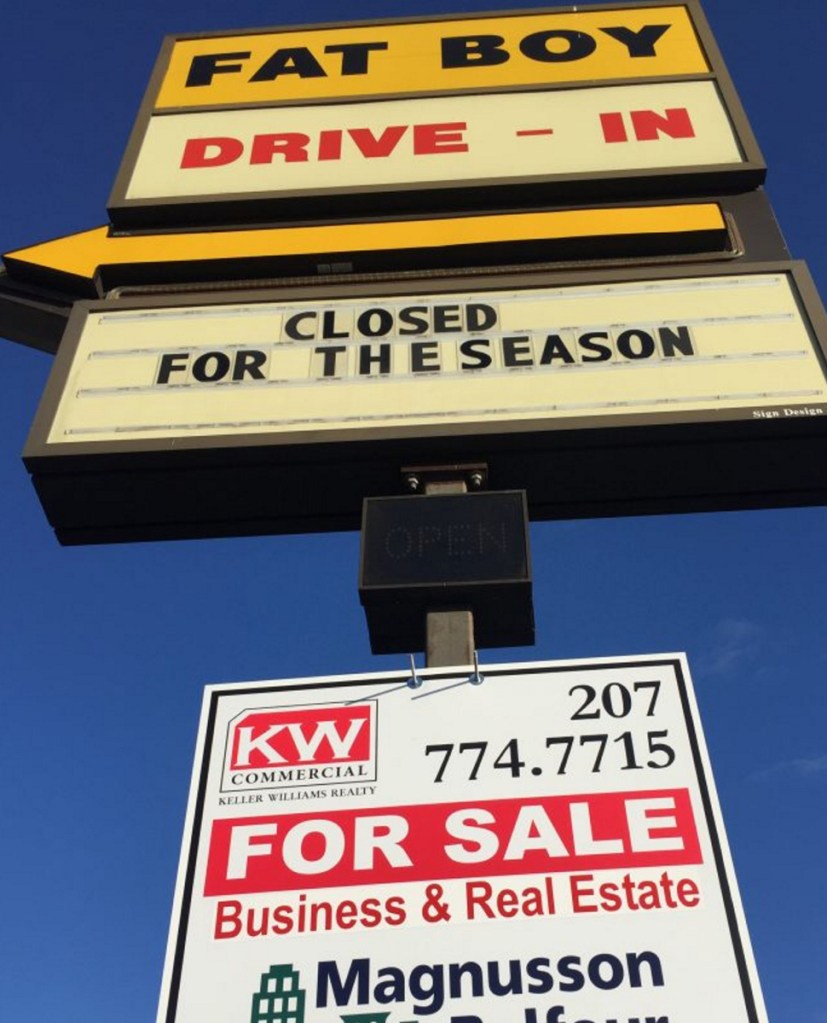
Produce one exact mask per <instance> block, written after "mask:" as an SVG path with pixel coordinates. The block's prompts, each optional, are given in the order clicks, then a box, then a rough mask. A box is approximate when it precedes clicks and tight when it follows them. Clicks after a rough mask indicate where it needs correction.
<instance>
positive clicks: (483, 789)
mask: <svg viewBox="0 0 827 1023" xmlns="http://www.w3.org/2000/svg"><path fill="white" fill-rule="evenodd" d="M483 674H484V679H483V681H482V682H481V683H479V684H472V682H471V681H469V680H468V675H467V672H462V671H458V670H457V669H451V670H447V669H442V670H440V671H438V672H428V673H427V675H428V677H427V679H426V681H425V682H424V685H422V686H421V687H420V688H418V689H413V688H410V687H409V686H408V685H407V684H406V679H405V677H404V676H402V675H401V674H395V675H368V676H359V677H355V676H345V677H339V678H319V679H299V680H294V681H287V682H269V683H249V684H240V685H239V684H237V685H227V686H214V687H211V688H209V689H208V690H207V692H206V695H205V703H204V713H203V717H202V722H201V729H200V736H199V744H198V752H197V755H196V762H195V772H194V781H193V789H192V793H191V798H190V805H189V809H188V817H187V825H186V835H185V841H184V848H183V852H182V858H181V870H180V877H179V883H178V888H177V893H176V901H175V908H174V915H173V926H172V932H171V936H170V943H169V952H168V958H167V965H166V970H165V977H164V986H163V995H162V1002H161V1008H160V1012H159V1020H163V1021H166V1023H172V1021H175V1023H204V1021H207V1020H210V1021H211V1020H223V1021H235V1020H238V1021H244V1023H247V1021H248V1020H250V1021H252V1023H288V1021H289V1023H339V1021H340V1020H345V1021H349V1023H357V1021H360V1023H369V1021H375V1023H384V1021H388V1023H394V1021H395V1023H408V1021H412V1020H418V1019H424V1020H434V1021H435V1023H436V1021H438V1023H503V1021H505V1023H543V1021H545V1023H620V1021H623V1023H631V1021H633V1020H634V1021H643V1020H646V1021H651V1023H679V1021H690V1020H692V1021H698V1020H703V1023H761V1021H764V1020H765V1014H764V1010H763V1006H762V1002H761V996H760V992H759V990H758V983H757V978H756V975H755V970H754V965H753V961H752V956H751V952H750V948H749V942H748V938H747V936H746V931H745V928H744V923H743V918H742V911H741V907H740V903H739V898H738V894H737V890H736V886H735V880H734V876H733V872H732V866H731V862H730V857H729V853H728V850H727V845H726V839H725V837H724V832H723V826H722V822H721V819H720V812H719V809H718V804H717V799H716V796H715V792H714V788H713V785H712V781H711V777H710V771H709V765H708V761H707V754H706V750H705V747H704V743H703V739H702V736H701V732H700V726H699V723H698V719H697V712H696V707H695V702H694V697H693V694H692V691H691V685H690V681H689V675H688V670H687V667H686V664H685V662H684V661H683V659H682V658H681V657H679V656H659V657H654V656H653V657H648V658H631V659H628V660H624V661H608V660H603V661H594V662H586V661H579V662H578V661H575V662H559V663H547V664H524V665H505V666H497V667H490V668H484V669H483Z"/></svg>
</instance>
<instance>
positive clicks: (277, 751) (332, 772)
mask: <svg viewBox="0 0 827 1023" xmlns="http://www.w3.org/2000/svg"><path fill="white" fill-rule="evenodd" d="M375 714H376V711H375V705H374V704H373V703H364V704H360V705H352V706H341V705H336V704H324V705H317V706H311V707H286V708H268V709H265V710H251V711H245V712H244V713H243V714H241V716H240V717H238V718H236V720H235V721H234V722H232V723H231V725H230V730H229V736H228V740H229V741H228V744H227V745H228V757H227V769H228V770H227V772H226V773H225V781H229V783H230V785H229V787H230V788H232V789H237V790H238V789H245V788H268V787H273V786H282V785H308V784H314V783H315V784H330V783H333V782H337V781H344V780H347V779H361V780H368V779H369V778H372V777H373V766H374V760H375V754H374V749H375V731H376V728H375Z"/></svg>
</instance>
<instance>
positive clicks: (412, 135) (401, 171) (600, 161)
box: [126, 82, 742, 209]
mask: <svg viewBox="0 0 827 1023" xmlns="http://www.w3.org/2000/svg"><path fill="white" fill-rule="evenodd" d="M741 162H742V157H741V152H740V149H739V146H738V143H737V141H736V138H735V135H734V134H733V130H732V127H731V125H730V122H729V118H728V117H727V113H726V110H725V108H724V107H723V105H722V103H721V99H720V96H719V95H718V92H717V90H716V88H715V85H714V84H713V83H712V82H664V83H658V84H657V85H652V84H645V85H623V86H606V87H602V88H597V89H576V90H560V91H556V92H551V93H550V92H547V91H544V92H509V93H501V94H490V93H479V94H476V95H470V96H468V95H463V96H440V97H430V98H425V99H416V100H410V99H406V100H386V101H385V102H383V103H344V104H335V105H322V106H314V107H283V108H279V109H278V110H273V109H269V108H266V107H265V108H260V107H256V108H253V109H246V108H242V109H232V110H218V111H210V112H206V113H187V114H179V115H176V116H174V117H158V118H153V120H152V121H151V122H150V125H149V127H148V129H147V133H146V136H145V138H144V142H143V145H142V146H141V151H140V154H139V156H138V158H137V160H136V162H135V166H134V169H133V171H132V174H131V177H130V180H129V185H128V187H127V190H126V200H127V201H129V200H137V199H139V200H144V201H148V200H164V201H166V200H171V199H186V198H187V197H188V196H194V195H198V196H202V197H204V198H207V199H209V198H218V199H222V200H225V201H226V200H230V199H236V198H243V197H245V196H251V197H257V196H260V195H262V194H264V193H266V194H268V195H269V196H270V197H272V198H273V199H275V200H278V199H279V198H280V197H285V198H291V197H292V198H295V194H296V193H297V192H298V193H301V194H304V195H311V194H312V193H318V192H321V191H324V190H331V189H332V190H335V191H337V192H339V193H342V194H344V193H352V192H354V191H365V190H371V191H376V190H377V189H384V190H389V189H397V190H398V189H411V188H413V187H416V188H417V189H419V190H421V189H435V190H436V189H441V190H443V191H444V190H446V189H448V188H457V186H458V185H460V186H461V187H462V188H464V189H465V188H478V187H480V186H485V185H490V183H491V182H492V181H499V182H500V183H501V184H502V183H504V182H505V180H506V179H511V182H512V184H517V183H519V182H525V183H528V182H531V183H532V184H533V185H541V186H543V185H544V186H545V194H546V195H549V194H551V193H550V190H549V187H548V186H549V185H551V184H555V183H557V182H558V181H559V180H561V179H562V180H565V179H567V178H570V177H572V176H574V175H589V176H590V177H595V176H600V177H602V178H605V177H606V176H607V175H614V176H616V175H617V174H618V173H621V172H623V173H630V174H632V175H638V174H640V173H642V172H651V171H653V170H658V169H666V170H674V169H676V168H689V167H703V168H708V167H714V166H719V167H731V166H732V165H737V164H740V163H741ZM418 201H419V202H420V203H424V202H426V201H427V200H426V199H425V198H424V197H423V196H421V195H420V196H419V200H418ZM430 201H431V202H434V201H435V200H434V199H433V198H431V199H430ZM343 209H346V206H345V205H344V204H343Z"/></svg>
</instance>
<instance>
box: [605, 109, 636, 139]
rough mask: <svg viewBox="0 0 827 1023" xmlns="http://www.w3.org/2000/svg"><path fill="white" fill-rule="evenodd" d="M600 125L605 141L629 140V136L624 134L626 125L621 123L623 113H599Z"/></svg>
mask: <svg viewBox="0 0 827 1023" xmlns="http://www.w3.org/2000/svg"><path fill="white" fill-rule="evenodd" d="M600 126H601V128H602V129H603V138H604V139H605V140H606V142H628V141H629V136H628V135H627V134H626V125H625V124H624V123H623V114H620V113H611V114H601V115H600Z"/></svg>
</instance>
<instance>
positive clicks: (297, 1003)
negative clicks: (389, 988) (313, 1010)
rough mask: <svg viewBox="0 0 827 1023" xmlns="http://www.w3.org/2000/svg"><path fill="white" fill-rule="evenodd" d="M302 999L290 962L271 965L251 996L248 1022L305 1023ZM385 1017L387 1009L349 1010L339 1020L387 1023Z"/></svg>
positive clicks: (303, 1000) (303, 992) (302, 990)
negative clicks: (380, 1010)
mask: <svg viewBox="0 0 827 1023" xmlns="http://www.w3.org/2000/svg"><path fill="white" fill-rule="evenodd" d="M305 998H306V994H305V991H304V988H302V987H301V986H300V984H299V971H298V970H294V969H293V964H292V963H279V964H278V965H277V966H271V967H270V969H269V970H268V971H267V972H266V973H262V975H261V982H260V984H259V988H258V991H256V992H255V994H254V995H253V1007H252V1011H251V1013H250V1023H304V1009H305ZM388 1016H390V1013H389V1012H357V1013H348V1014H347V1015H343V1016H342V1023H387V1019H388Z"/></svg>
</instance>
